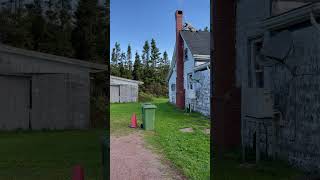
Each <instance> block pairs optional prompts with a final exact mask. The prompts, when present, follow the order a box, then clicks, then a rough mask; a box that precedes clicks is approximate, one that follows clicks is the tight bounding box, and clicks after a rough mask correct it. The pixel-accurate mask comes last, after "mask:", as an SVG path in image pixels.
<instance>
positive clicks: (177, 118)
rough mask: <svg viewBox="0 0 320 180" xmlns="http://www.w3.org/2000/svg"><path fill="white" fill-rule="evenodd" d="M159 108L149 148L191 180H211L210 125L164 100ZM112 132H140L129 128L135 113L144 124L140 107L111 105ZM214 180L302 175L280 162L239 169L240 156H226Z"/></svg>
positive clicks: (158, 102)
mask: <svg viewBox="0 0 320 180" xmlns="http://www.w3.org/2000/svg"><path fill="white" fill-rule="evenodd" d="M153 103H154V104H156V105H157V107H158V108H157V110H156V127H155V131H154V132H145V131H144V134H145V138H146V140H147V142H148V144H149V145H151V146H152V148H153V149H154V150H155V151H156V152H158V153H161V154H163V155H164V157H165V159H164V161H165V162H166V160H169V162H170V164H172V165H174V167H176V168H177V170H179V171H180V172H181V173H182V174H183V175H184V176H186V177H188V179H209V176H210V166H209V164H210V163H209V159H210V137H209V135H207V134H205V133H204V132H203V130H204V129H206V128H210V121H209V120H208V119H206V118H205V117H203V116H201V115H200V114H197V113H191V114H187V113H184V112H183V111H181V110H179V109H177V108H176V107H175V106H173V105H171V104H169V103H168V100H167V99H165V98H157V99H155V100H154V101H153ZM110 112H111V132H112V134H113V135H126V134H129V133H131V132H134V131H137V130H133V129H130V128H128V125H129V124H130V117H131V115H132V113H136V114H137V116H138V122H139V124H140V123H141V104H140V103H127V104H112V105H111V111H110ZM187 127H192V128H193V129H194V132H193V133H182V132H180V131H179V129H181V128H187ZM214 164H215V166H214V172H213V173H214V175H213V178H214V179H219V180H235V179H237V180H270V179H272V180H291V179H295V178H297V177H300V176H302V173H301V172H300V171H298V170H296V169H294V168H291V167H289V166H288V165H287V164H286V163H284V162H281V161H262V162H261V163H260V164H259V165H256V166H240V165H241V158H240V153H239V152H232V153H225V154H224V158H223V160H222V159H219V158H215V163H214Z"/></svg>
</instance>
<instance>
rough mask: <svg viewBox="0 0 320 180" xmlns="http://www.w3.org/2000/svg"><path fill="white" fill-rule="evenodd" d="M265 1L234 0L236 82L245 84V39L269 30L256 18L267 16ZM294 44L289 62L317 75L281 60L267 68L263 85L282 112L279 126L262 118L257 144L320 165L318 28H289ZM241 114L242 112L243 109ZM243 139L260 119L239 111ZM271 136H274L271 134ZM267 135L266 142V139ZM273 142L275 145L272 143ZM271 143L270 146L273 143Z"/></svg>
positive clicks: (311, 167)
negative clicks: (293, 72) (293, 73)
mask: <svg viewBox="0 0 320 180" xmlns="http://www.w3.org/2000/svg"><path fill="white" fill-rule="evenodd" d="M264 2H265V4H266V5H267V4H269V3H270V2H269V0H265V1H264ZM269 12H270V9H269V6H263V3H261V2H260V1H259V2H258V1H255V0H244V1H239V2H238V3H237V85H238V86H242V87H248V66H247V64H248V60H249V49H248V42H249V40H250V38H252V37H255V36H257V35H262V36H264V38H268V37H269V34H268V33H266V32H264V31H262V30H261V29H259V26H258V24H259V22H260V20H262V19H264V18H267V17H269ZM291 32H292V35H293V41H294V47H295V50H294V52H293V54H292V55H290V56H289V57H288V60H287V62H288V64H289V65H290V66H292V67H295V66H296V67H297V71H298V72H299V73H311V74H312V73H315V74H316V75H309V76H301V77H295V78H292V76H291V75H290V74H289V72H288V71H287V70H286V68H284V67H283V66H282V65H276V66H274V67H270V68H265V72H266V73H265V78H266V87H267V88H268V89H270V90H271V91H272V93H273V94H274V101H275V102H276V104H277V105H276V108H277V109H278V110H280V111H281V112H282V116H283V121H282V124H283V125H282V126H278V128H273V127H272V124H271V123H266V126H265V129H264V128H262V127H261V128H262V129H261V133H262V134H261V136H260V137H259V145H260V147H261V149H262V152H265V149H266V144H267V145H268V149H267V150H268V153H269V154H270V152H272V151H275V152H276V154H277V155H278V157H280V158H283V159H286V160H288V161H289V162H290V163H291V164H293V165H295V166H297V167H300V168H302V169H304V170H306V171H318V172H319V170H320V153H319V152H320V131H319V130H320V116H319V114H320V111H319V108H320V91H319V87H320V77H319V75H318V74H319V73H320V71H319V69H320V61H319V59H320V45H319V42H320V34H319V32H317V31H316V29H315V28H314V27H312V26H306V27H300V28H299V29H291ZM242 114H243V112H242ZM242 121H243V122H245V124H244V129H243V130H244V131H243V135H244V144H245V145H246V146H251V147H252V145H253V143H252V142H253V133H254V132H255V131H257V130H258V128H259V125H258V121H255V120H252V119H251V120H250V119H248V118H245V117H243V116H242ZM273 138H274V139H275V141H273V140H272V139H273ZM267 139H268V142H267V143H266V141H267ZM272 144H273V145H274V146H272ZM272 147H274V149H272Z"/></svg>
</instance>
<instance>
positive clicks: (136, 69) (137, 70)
mask: <svg viewBox="0 0 320 180" xmlns="http://www.w3.org/2000/svg"><path fill="white" fill-rule="evenodd" d="M142 73H143V72H142V65H141V60H140V56H139V54H138V52H136V54H135V58H134V64H133V71H132V77H133V79H134V80H137V81H141V80H142V75H143V74H142Z"/></svg>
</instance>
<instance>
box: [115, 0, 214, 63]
mask: <svg viewBox="0 0 320 180" xmlns="http://www.w3.org/2000/svg"><path fill="white" fill-rule="evenodd" d="M177 9H180V10H182V11H183V13H184V22H189V23H191V24H192V25H193V26H194V27H195V28H197V29H200V28H201V29H203V28H204V27H206V26H208V27H209V25H210V0H110V16H111V18H110V23H111V27H110V28H111V29H110V33H111V40H110V46H111V48H113V47H114V44H115V42H119V43H120V45H121V49H122V50H124V51H126V49H127V46H128V43H130V44H131V47H132V53H133V54H134V53H135V52H136V50H138V52H139V54H140V55H141V50H142V46H143V44H144V41H145V40H149V42H150V41H151V38H154V39H155V40H156V42H157V46H158V47H159V49H160V51H161V53H162V52H163V51H164V50H166V51H167V52H168V54H169V59H170V60H171V57H172V53H173V50H174V44H175V16H174V13H175V11H176V10H177Z"/></svg>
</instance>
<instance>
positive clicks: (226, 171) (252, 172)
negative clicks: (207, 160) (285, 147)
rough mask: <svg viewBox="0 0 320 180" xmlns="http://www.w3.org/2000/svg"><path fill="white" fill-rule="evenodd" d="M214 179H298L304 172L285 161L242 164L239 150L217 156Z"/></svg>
mask: <svg viewBox="0 0 320 180" xmlns="http://www.w3.org/2000/svg"><path fill="white" fill-rule="evenodd" d="M214 159H215V162H216V163H215V166H214V172H213V178H214V179H221V180H233V179H237V180H270V179H273V180H297V179H299V177H302V176H303V173H302V172H301V171H299V170H297V169H294V168H292V167H290V166H289V165H288V164H287V163H286V162H283V161H275V160H274V161H261V162H260V163H259V164H258V165H255V164H241V156H240V152H239V151H234V152H228V153H225V154H224V155H223V157H222V158H219V157H215V158H214Z"/></svg>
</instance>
